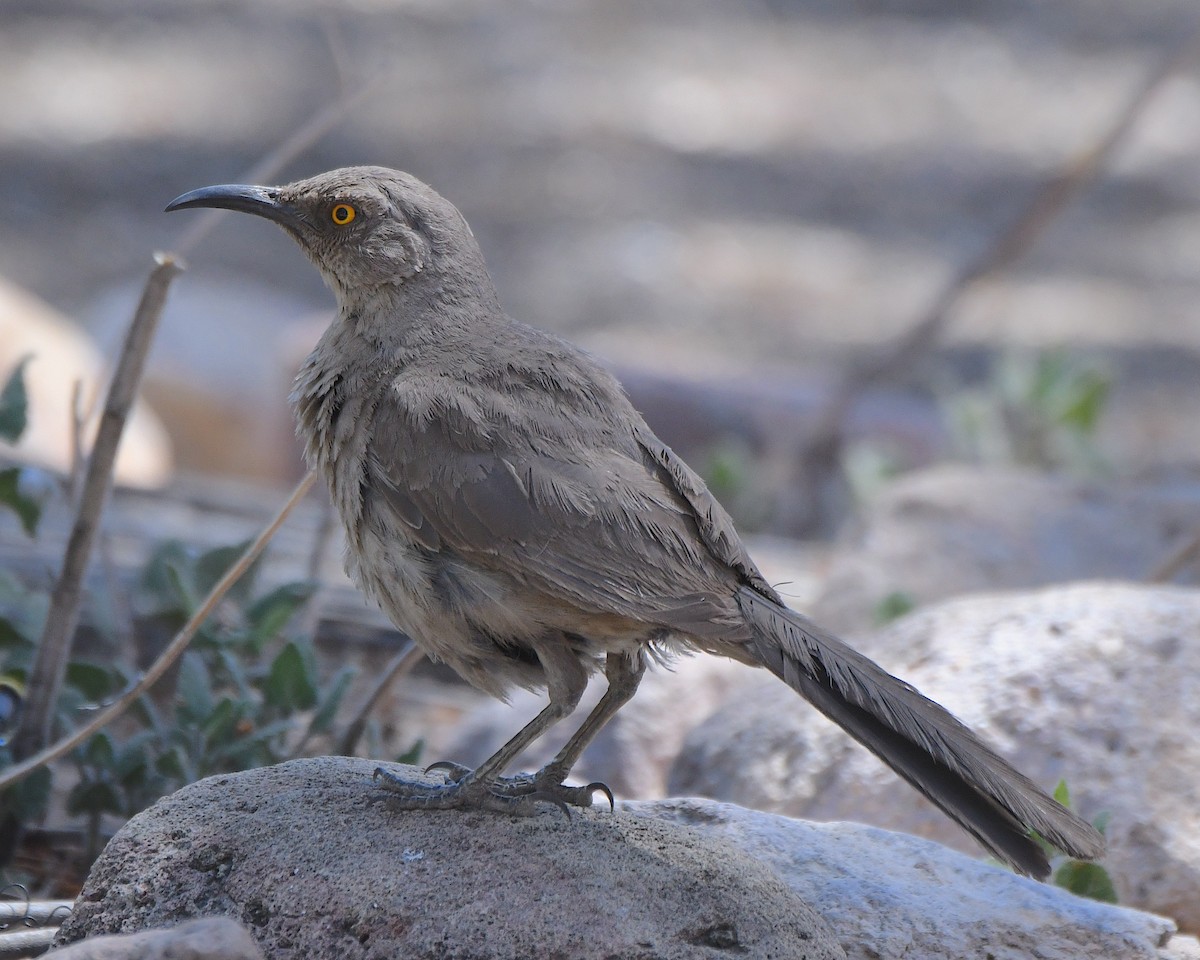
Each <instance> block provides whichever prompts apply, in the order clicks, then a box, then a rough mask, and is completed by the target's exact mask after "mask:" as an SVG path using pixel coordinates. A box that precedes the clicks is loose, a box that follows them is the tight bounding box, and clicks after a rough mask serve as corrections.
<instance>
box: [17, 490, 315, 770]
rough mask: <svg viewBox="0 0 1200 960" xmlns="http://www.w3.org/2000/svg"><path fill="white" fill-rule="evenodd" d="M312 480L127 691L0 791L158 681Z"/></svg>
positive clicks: (117, 713) (72, 745)
mask: <svg viewBox="0 0 1200 960" xmlns="http://www.w3.org/2000/svg"><path fill="white" fill-rule="evenodd" d="M314 479H315V474H313V473H312V472H311V471H310V472H309V473H307V474H305V477H304V479H303V480H301V481H300V483H299V484H297V486H296V489H295V490H293V491H292V495H291V496H290V497H288V500H287V503H285V504H284V505H283V506H282V507H281V508H280V510H279V512H278V513H277V514H276V515H275V517H274V519H273V520H271V522H270V523H268V524H267V525H266V527H264V528H263V530H262V532H261V533H260V534H259V535H258V536H257V537H255V539H254V542H253V543H251V544H250V546H248V547H247V548H246V550H245V551H244V552H243V553H242V555H241V557H239V558H238V562H237V563H235V564H234V565H233V566H232V567H230V568H229V570H228V571H226V573H225V575H224V576H223V577H221V579H220V580H218V581H217V582H216V584H215V585H214V586H213V588H212V590H210V591H209V592H208V596H206V597H205V598H204V602H203V603H202V604H201V605H200V608H199V609H198V610H197V611H196V612H195V613H193V614H192V615H191V617H190V618H189V619H188V622H187V623H185V624H184V625H183V627H182V629H180V631H179V632H178V633H177V634H175V636H174V638H172V640H171V642H170V643H169V644H167V647H166V649H165V650H163V652H162V653H161V654H160V655H159V657H158V659H157V660H155V661H154V663H152V664H151V665H150V667H149V669H147V670H146V672H145V673H144V674H143V675H142V678H141V679H140V680H139V681H138V682H137V683H136V684H134V686H132V687H130V688H129V689H128V690H127V691H125V693H123V694H121V696H120V697H118V698H117V699H116V700H114V701H113V702H112V703H111V704H109V705H108V706H107V707H105V708H104V709H103V710H101V711H100V712H99V713H97V714H96V716H94V717H93V718H92V719H91V720H89V721H88V722H87V723H86V724H84V725H83V726H82V727H80V728H79V729H78V730H76V731H75V732H74V733H72V734H70V735H69V736H66V737H63V738H62V739H61V740H59V741H58V742H57V743H54V744H51V745H50V746H49V747H46V748H45V749H44V750H42V751H41V752H40V753H38V754H37V755H35V756H32V757H30V758H29V759H27V760H24V761H22V762H21V763H18V764H15V765H13V766H11V767H9V768H8V769H7V770H4V771H3V772H2V773H0V790H3V789H4V788H5V787H7V786H9V784H13V783H16V782H17V781H18V780H22V779H24V778H25V777H27V776H28V775H29V774H31V773H32V772H33V771H34V770H36V769H37V768H38V767H41V766H44V765H45V764H47V763H50V762H51V761H53V760H57V759H58V758H59V757H61V756H62V755H63V754H65V753H68V752H69V751H71V750H73V749H75V747H77V746H79V744H81V743H83V741H84V740H86V739H87V738H88V737H90V736H91V735H92V734H93V733H95V732H96V731H97V730H100V729H101V728H102V727H105V726H107V725H108V724H109V723H111V722H112V721H113V720H115V719H116V718H117V717H118V716H120V715H121V714H122V713H124V712H125V711H126V710H127V709H128V708H129V706H130V704H132V703H133V702H134V701H135V700H137V699H138V697H140V696H141V695H142V694H143V693H145V692H146V691H147V690H149V689H150V687H152V686H153V685H154V684H155V683H156V682H157V681H158V679H159V678H160V677H161V676H162V675H163V674H164V673H166V672H167V670H168V669H169V668H170V666H171V664H173V663H174V662H175V661H176V660H178V659H179V657H180V655H181V654H182V653H183V651H184V650H186V649H187V645H188V644H189V643H190V642H191V640H192V637H193V636H194V635H195V633H196V631H197V630H199V629H200V626H201V624H203V623H204V621H205V620H206V619H207V618H208V615H209V614H210V613H212V611H213V609H214V608H215V607H216V605H217V604H218V603H220V602H221V600H222V599H223V598H224V596H225V594H226V593H228V592H229V588H230V587H232V586H233V585H234V584H235V583H237V581H238V580H239V579H240V578H241V576H242V574H244V573H245V572H246V570H247V569H248V568H249V566H250V565H251V564H252V563H253V562H254V561H255V560H257V559H258V555H259V554H260V553H262V552H263V549H264V548H265V547H266V545H267V543H268V542H269V541H270V539H271V538H272V537H273V536H275V531H277V530H278V529H279V527H280V525H281V524H282V523H283V521H284V520H285V519H287V516H288V514H290V513H291V512H292V510H293V509H294V508H295V506H296V504H297V503H299V502H300V501H301V499H303V497H304V495H305V494H306V493H308V489H309V487H311V486H312V483H313V480H314Z"/></svg>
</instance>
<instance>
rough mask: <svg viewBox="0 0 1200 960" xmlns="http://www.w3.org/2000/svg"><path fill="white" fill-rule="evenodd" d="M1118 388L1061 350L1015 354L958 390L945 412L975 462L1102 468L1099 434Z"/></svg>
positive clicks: (1094, 368)
mask: <svg viewBox="0 0 1200 960" xmlns="http://www.w3.org/2000/svg"><path fill="white" fill-rule="evenodd" d="M1111 385H1112V378H1111V376H1110V374H1109V373H1108V372H1107V371H1106V370H1104V369H1103V368H1102V367H1100V366H1097V365H1095V364H1093V363H1089V362H1088V361H1086V360H1081V359H1079V358H1078V357H1072V356H1069V355H1068V354H1067V353H1065V352H1064V351H1061V350H1050V351H1042V352H1039V353H1035V354H1032V355H1031V354H1019V353H1010V354H1007V355H1005V356H1002V357H1001V358H1000V359H999V360H997V361H996V362H995V364H994V365H993V367H992V370H991V372H990V374H989V377H988V379H987V381H986V382H985V383H984V385H983V386H981V387H978V388H972V389H963V390H959V391H956V392H955V393H953V394H952V395H950V396H949V397H947V398H946V399H944V401H943V409H944V410H945V415H946V418H947V420H948V422H949V424H950V429H951V432H952V434H953V436H954V439H955V442H956V445H957V446H958V448H959V451H960V453H961V454H962V455H963V456H965V457H967V458H968V459H972V460H979V461H983V462H990V463H1017V464H1027V465H1031V466H1037V467H1049V468H1065V469H1069V470H1075V471H1080V472H1086V473H1095V472H1098V471H1100V470H1102V469H1103V466H1104V461H1103V458H1102V457H1101V455H1100V453H1099V450H1098V448H1097V444H1096V429H1097V427H1098V425H1099V423H1100V419H1101V417H1102V415H1103V412H1104V408H1105V405H1106V403H1107V401H1108V395H1109V390H1110V388H1111Z"/></svg>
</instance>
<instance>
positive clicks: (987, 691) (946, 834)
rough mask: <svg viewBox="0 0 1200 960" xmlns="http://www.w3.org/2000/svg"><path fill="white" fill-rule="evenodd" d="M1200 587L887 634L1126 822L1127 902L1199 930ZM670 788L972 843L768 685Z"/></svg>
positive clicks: (1093, 599) (892, 663)
mask: <svg viewBox="0 0 1200 960" xmlns="http://www.w3.org/2000/svg"><path fill="white" fill-rule="evenodd" d="M1197 635H1200V592H1198V591H1196V590H1191V589H1187V588H1182V587H1145V586H1136V585H1130V584H1118V583H1090V584H1078V585H1072V586H1065V587H1056V588H1051V589H1046V590H1042V591H1039V592H1036V593H1031V594H998V595H985V596H976V597H967V598H961V599H959V600H955V601H950V602H947V603H944V604H942V605H940V606H936V607H931V608H929V609H926V610H921V611H917V612H916V613H914V614H911V615H909V616H908V617H905V618H904V619H902V620H900V621H898V622H896V623H895V624H893V625H892V627H891V628H890V629H889V630H887V631H886V632H885V635H884V636H882V637H881V638H880V640H881V643H882V644H883V645H884V646H886V647H887V648H888V649H890V650H892V651H895V655H894V656H892V657H890V658H889V659H888V660H887V661H885V664H884V665H885V666H887V667H888V668H889V669H891V670H892V671H893V672H894V673H897V674H898V675H900V676H902V677H904V678H905V679H906V680H909V681H911V682H912V683H914V684H915V685H916V686H917V687H918V688H920V689H921V690H922V691H923V692H924V693H926V694H927V695H928V696H931V697H933V698H934V699H936V700H938V701H940V702H941V703H943V704H945V705H946V706H947V707H949V708H950V709H951V710H952V711H954V712H955V713H956V714H957V715H958V716H959V717H961V718H962V719H963V720H964V721H966V722H967V723H968V724H969V725H970V726H972V727H974V728H975V729H976V730H978V731H979V732H980V733H982V734H983V735H984V736H985V737H986V738H987V739H988V740H989V741H990V742H992V743H993V744H995V745H996V746H997V747H998V748H999V750H1000V751H1001V753H1003V754H1004V755H1006V756H1007V757H1009V758H1010V759H1011V760H1012V761H1013V762H1014V763H1015V764H1016V766H1017V767H1018V768H1019V769H1021V770H1023V771H1024V772H1026V773H1027V774H1028V775H1029V776H1031V777H1033V779H1035V780H1037V781H1038V782H1040V783H1042V784H1044V785H1045V786H1046V787H1047V788H1048V789H1053V787H1054V785H1055V784H1056V783H1057V782H1058V780H1059V779H1060V778H1065V779H1066V781H1067V783H1068V784H1069V786H1070V789H1071V793H1072V796H1073V798H1074V801H1075V805H1076V807H1077V809H1078V810H1079V811H1080V812H1081V813H1082V814H1083V815H1085V816H1088V817H1094V816H1096V815H1097V814H1099V813H1101V812H1102V811H1107V812H1108V813H1110V814H1111V820H1110V822H1109V826H1108V838H1109V847H1110V850H1109V855H1108V857H1107V858H1106V860H1105V864H1106V866H1107V867H1108V869H1109V870H1110V872H1111V873H1112V875H1113V878H1114V881H1115V883H1116V887H1117V892H1118V894H1119V896H1120V899H1121V902H1122V903H1128V904H1130V905H1133V906H1136V907H1140V908H1143V909H1147V910H1152V911H1154V912H1155V913H1161V914H1165V915H1167V916H1170V917H1172V918H1174V919H1175V920H1176V921H1178V922H1179V924H1180V926H1181V927H1182V928H1183V929H1185V930H1189V931H1195V930H1197V929H1200V845H1198V843H1197V837H1200V780H1198V779H1197V777H1196V775H1195V771H1196V770H1197V769H1200V701H1197V699H1196V697H1195V693H1194V684H1195V677H1197V676H1200V644H1196V643H1194V642H1191V640H1192V638H1194V637H1196V636H1197ZM670 787H671V790H672V791H673V792H674V793H676V794H678V793H698V794H701V795H704V796H709V797H715V798H717V799H722V800H729V801H732V802H736V803H740V804H743V805H745V806H750V807H755V808H758V809H763V810H771V811H775V812H780V813H786V814H789V815H792V816H802V817H806V818H811V819H818V820H824V819H844V818H851V819H856V820H863V821H865V822H868V823H872V824H876V825H878V826H883V827H887V828H889V829H896V830H903V831H906V832H909V833H914V834H918V835H921V836H926V837H931V838H934V839H937V840H939V841H941V842H944V843H948V844H950V845H952V846H955V847H959V848H962V849H973V843H972V841H971V840H970V839H969V838H967V837H966V835H965V834H963V833H962V832H961V831H960V830H958V829H957V828H956V827H955V826H954V825H953V824H952V823H951V822H950V821H949V820H948V819H946V817H945V816H943V815H942V814H941V813H939V812H938V811H937V810H935V809H934V808H933V806H932V805H930V804H929V803H927V802H926V801H925V800H924V799H923V798H921V797H920V796H919V795H918V794H917V793H916V792H915V791H913V790H911V789H910V788H909V787H908V786H907V785H906V784H904V783H902V782H901V781H900V780H899V779H897V778H896V777H895V776H894V775H893V774H892V773H891V772H890V771H888V770H887V769H886V768H884V767H883V766H882V765H881V764H880V763H878V762H877V761H876V760H875V758H874V757H872V756H871V755H870V754H868V753H867V752H866V751H864V750H861V749H859V748H858V747H857V746H856V745H855V744H853V742H852V741H850V739H849V738H848V737H846V736H845V735H844V734H842V733H841V732H840V731H838V730H836V729H834V728H833V727H832V725H830V724H829V723H827V722H826V721H825V720H824V718H822V717H820V716H819V715H818V714H817V713H816V712H815V711H813V710H811V709H810V708H808V707H807V706H806V705H804V704H803V703H800V702H799V701H798V700H797V698H796V697H795V696H794V695H793V694H792V693H791V692H790V691H789V690H787V689H785V688H784V687H783V686H782V684H778V683H771V682H769V681H766V682H764V683H763V684H762V685H761V686H760V685H758V684H755V685H754V686H753V687H752V688H751V690H750V691H748V692H746V693H744V694H743V695H741V696H739V697H737V698H736V699H734V700H731V701H730V703H729V704H728V705H727V706H726V707H725V708H724V709H722V710H719V711H717V712H716V713H714V714H713V715H712V716H711V717H710V718H709V720H707V721H706V722H705V723H704V724H702V725H701V726H700V727H698V728H697V729H696V730H695V731H693V733H692V734H691V735H690V736H689V737H688V739H687V741H686V742H685V745H684V748H683V750H682V752H681V754H680V757H679V759H678V761H677V763H676V766H675V769H674V770H673V771H672V776H671V780H670Z"/></svg>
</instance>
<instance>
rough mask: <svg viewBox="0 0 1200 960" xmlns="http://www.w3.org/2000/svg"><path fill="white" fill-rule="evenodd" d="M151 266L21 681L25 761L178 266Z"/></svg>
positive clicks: (47, 718)
mask: <svg viewBox="0 0 1200 960" xmlns="http://www.w3.org/2000/svg"><path fill="white" fill-rule="evenodd" d="M155 260H156V261H157V263H158V265H157V266H156V267H155V268H154V270H153V271H151V273H150V276H149V278H148V279H147V280H146V287H145V289H144V290H143V291H142V299H141V302H140V303H139V304H138V308H137V312H136V313H135V314H134V316H133V322H132V323H131V324H130V325H129V332H128V333H127V334H126V336H125V343H124V345H123V347H122V348H121V355H120V358H119V359H118V361H117V369H116V372H115V373H114V374H113V380H112V383H111V384H110V385H109V388H108V396H107V397H106V399H105V402H104V412H103V413H102V414H101V416H100V425H99V428H98V429H97V430H96V440H95V443H94V444H93V445H92V455H91V457H89V458H88V465H87V472H86V473H85V474H84V479H83V489H82V491H81V492H80V495H79V507H78V509H77V511H76V514H75V523H74V525H73V526H72V528H71V535H70V537H69V538H68V540H67V547H66V553H65V554H64V556H63V565H62V572H61V573H60V574H59V577H58V581H57V582H56V583H55V585H54V590H53V592H52V593H51V595H50V610H49V612H48V613H47V615H46V623H45V626H44V627H43V629H42V636H41V640H40V641H39V643H38V649H37V655H36V658H35V660H34V663H33V668H32V669H31V670H30V673H29V679H28V681H27V683H26V689H27V690H28V691H29V698H28V700H27V701H26V703H25V714H24V717H23V719H22V721H21V725H20V728H19V729H18V731H17V734H16V737H15V738H14V741H13V754H14V756H16V757H18V758H22V757H25V756H28V755H29V754H31V753H33V752H34V751H36V750H37V749H39V748H40V747H41V746H42V745H43V744H45V743H46V741H48V740H49V739H50V734H51V729H50V728H51V725H52V723H53V720H54V705H55V704H56V703H57V702H58V693H59V689H60V688H61V687H62V682H63V676H64V675H65V673H66V669H67V660H68V659H69V658H70V651H71V642H72V640H73V639H74V635H75V627H76V626H77V625H78V623H79V605H80V601H81V599H82V597H83V591H82V584H83V575H84V572H85V571H86V570H87V566H88V561H89V560H90V559H91V555H92V545H93V543H94V542H95V539H96V531H97V529H98V528H99V524H100V512H101V511H102V510H103V509H104V504H105V502H106V501H107V500H108V494H109V491H110V490H111V489H112V474H113V464H114V463H115V462H116V458H117V446H118V444H120V442H121V433H122V431H123V430H124V429H125V421H126V420H127V419H128V417H129V411H130V408H131V407H132V406H133V401H134V399H135V398H136V397H137V390H138V384H139V383H140V382H141V379H142V370H143V369H144V368H145V365H146V356H147V354H149V352H150V344H151V342H152V341H153V339H154V331H155V330H156V329H157V328H158V318H159V317H160V316H161V315H162V309H163V305H164V304H165V303H166V300H167V290H168V289H169V287H170V285H171V281H172V280H173V279H174V278H175V277H176V276H177V275H178V274H179V273H181V272H182V270H183V266H182V264H181V263H180V262H178V261H177V260H176V259H175V258H174V257H172V256H170V255H167V254H156V255H155Z"/></svg>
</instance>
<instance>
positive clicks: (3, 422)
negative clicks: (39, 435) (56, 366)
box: [0, 357, 31, 443]
mask: <svg viewBox="0 0 1200 960" xmlns="http://www.w3.org/2000/svg"><path fill="white" fill-rule="evenodd" d="M30 359H31V358H30V357H22V358H21V360H20V362H18V363H17V366H16V369H15V370H13V372H12V373H11V374H9V377H8V381H7V382H6V383H5V384H4V389H3V390H0V440H7V441H8V442H9V443H16V442H17V441H18V440H20V439H21V434H23V433H24V432H25V427H26V426H27V425H28V422H29V397H28V395H27V394H26V392H25V365H26V364H28V363H29V361H30Z"/></svg>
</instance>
